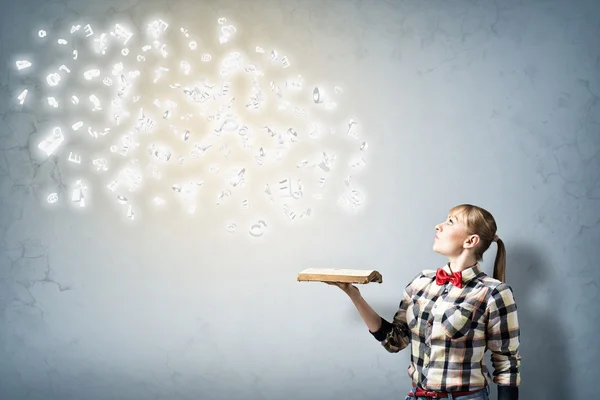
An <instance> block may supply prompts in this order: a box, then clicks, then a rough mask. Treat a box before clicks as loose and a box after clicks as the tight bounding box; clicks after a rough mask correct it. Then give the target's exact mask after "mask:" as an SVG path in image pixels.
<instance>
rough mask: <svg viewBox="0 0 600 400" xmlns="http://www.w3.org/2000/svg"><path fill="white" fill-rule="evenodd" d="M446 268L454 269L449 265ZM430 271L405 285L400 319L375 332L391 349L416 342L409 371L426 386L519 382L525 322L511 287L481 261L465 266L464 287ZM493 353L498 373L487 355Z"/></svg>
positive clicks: (455, 387) (459, 388)
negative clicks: (520, 319) (521, 334)
mask: <svg viewBox="0 0 600 400" xmlns="http://www.w3.org/2000/svg"><path fill="white" fill-rule="evenodd" d="M443 269H444V270H445V271H446V272H448V273H450V268H449V266H448V264H446V265H445V266H444V267H443ZM435 273H436V271H434V270H424V271H422V272H421V273H420V274H419V275H417V276H416V277H415V278H414V279H413V280H412V281H411V282H410V283H409V284H408V285H407V286H406V288H405V290H404V296H403V299H402V301H401V302H400V307H399V310H398V311H397V312H396V314H395V315H394V321H393V322H392V323H389V322H388V321H386V320H385V319H383V318H382V326H381V328H380V329H379V331H377V332H371V333H372V334H373V336H374V337H375V338H376V339H377V340H379V341H380V342H381V344H382V345H383V347H384V348H385V349H386V350H387V351H389V352H390V353H397V352H399V351H400V350H402V349H404V348H405V347H407V346H408V345H409V344H410V345H411V361H410V365H409V367H408V375H409V376H410V377H411V379H412V381H413V383H414V384H415V385H417V386H419V387H422V388H424V389H428V390H433V391H442V392H452V391H471V390H477V389H481V388H484V387H485V386H486V385H488V384H489V383H490V382H491V381H493V382H495V383H496V384H498V385H506V386H519V384H520V374H519V367H520V364H521V356H520V355H519V323H518V319H517V305H516V304H515V300H514V297H513V292H512V289H511V288H510V286H508V285H507V284H506V283H502V282H500V281H499V280H497V279H493V278H491V277H489V276H487V275H486V274H485V273H484V272H482V271H481V269H480V267H479V265H478V264H475V265H474V266H472V267H470V268H468V269H466V270H464V271H462V282H463V287H462V288H457V287H455V286H453V285H452V284H451V283H446V284H445V285H443V286H438V285H437V284H436V282H435ZM487 349H490V351H491V353H492V358H491V359H492V365H493V367H494V373H493V376H494V377H493V378H492V377H491V376H490V373H489V371H488V370H487V367H486V365H485V361H484V359H483V357H484V354H485V352H486V350H487Z"/></svg>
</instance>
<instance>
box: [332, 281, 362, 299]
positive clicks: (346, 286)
mask: <svg viewBox="0 0 600 400" xmlns="http://www.w3.org/2000/svg"><path fill="white" fill-rule="evenodd" d="M323 283H326V284H328V285H330V286H337V287H339V288H340V289H342V290H343V291H344V293H346V294H347V295H348V296H350V295H352V294H353V293H360V290H358V288H357V287H356V286H354V285H353V284H351V283H344V282H323Z"/></svg>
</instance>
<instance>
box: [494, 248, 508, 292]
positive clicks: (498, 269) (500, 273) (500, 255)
mask: <svg viewBox="0 0 600 400" xmlns="http://www.w3.org/2000/svg"><path fill="white" fill-rule="evenodd" d="M496 243H497V244H498V251H497V252H496V259H495V260H494V279H498V280H499V281H500V282H506V248H505V247H504V242H503V241H502V240H501V239H498V240H497V241H496Z"/></svg>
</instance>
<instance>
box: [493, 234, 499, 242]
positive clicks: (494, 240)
mask: <svg viewBox="0 0 600 400" xmlns="http://www.w3.org/2000/svg"><path fill="white" fill-rule="evenodd" d="M498 239H500V238H499V237H498V235H494V238H493V239H492V242H497V241H498Z"/></svg>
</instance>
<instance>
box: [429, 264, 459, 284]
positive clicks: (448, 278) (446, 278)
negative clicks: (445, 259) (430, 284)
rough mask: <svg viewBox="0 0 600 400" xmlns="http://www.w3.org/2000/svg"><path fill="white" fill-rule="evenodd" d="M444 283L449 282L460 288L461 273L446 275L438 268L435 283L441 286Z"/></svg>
mask: <svg viewBox="0 0 600 400" xmlns="http://www.w3.org/2000/svg"><path fill="white" fill-rule="evenodd" d="M446 282H450V283H451V284H453V285H454V286H456V287H457V288H462V272H460V271H458V272H453V273H452V274H448V273H447V272H446V271H444V270H443V269H442V268H438V269H437V272H436V273H435V283H437V284H438V285H439V286H442V285H443V284H444V283H446Z"/></svg>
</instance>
